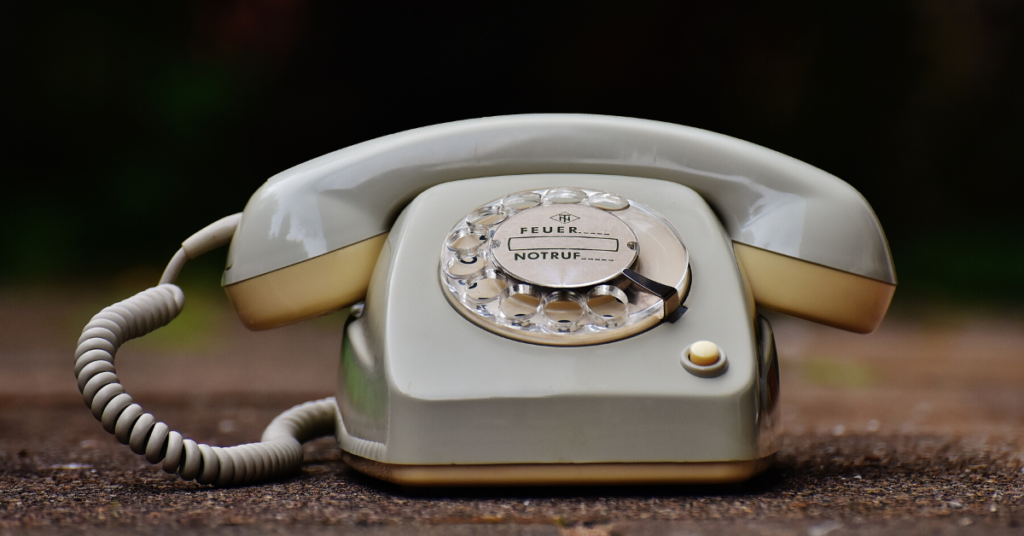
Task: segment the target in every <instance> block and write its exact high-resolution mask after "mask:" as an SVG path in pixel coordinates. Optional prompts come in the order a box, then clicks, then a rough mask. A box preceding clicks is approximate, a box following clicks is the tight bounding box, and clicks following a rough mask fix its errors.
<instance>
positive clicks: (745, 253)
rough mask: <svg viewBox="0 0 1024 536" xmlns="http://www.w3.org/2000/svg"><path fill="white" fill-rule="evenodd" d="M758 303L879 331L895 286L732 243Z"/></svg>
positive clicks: (812, 318) (860, 330)
mask: <svg viewBox="0 0 1024 536" xmlns="http://www.w3.org/2000/svg"><path fill="white" fill-rule="evenodd" d="M733 250H734V251H735V252H736V260H737V261H738V262H739V263H740V265H742V266H743V269H744V271H745V272H746V275H747V278H748V282H749V284H750V288H751V290H752V291H753V294H754V301H756V302H757V304H758V305H759V306H761V307H764V308H765V309H771V310H773V311H778V312H780V313H786V314H789V315H793V316H797V317H800V318H804V319H807V320H810V321H812V322H817V323H819V324H825V325H829V326H833V327H837V328H841V329H845V330H848V331H853V332H856V333H870V332H872V331H874V330H875V329H877V328H878V326H879V324H881V323H882V319H883V318H885V312H886V311H887V310H888V309H889V302H891V301H892V295H893V293H894V292H896V285H890V284H888V283H883V282H881V281H877V280H874V279H868V278H866V277H862V276H859V275H855V274H850V273H847V272H841V271H839V270H834V269H832V268H827V267H825V266H820V265H817V264H813V263H809V262H805V261H801V260H800V259H794V258H792V257H787V256H785V255H779V254H778V253H772V252H771V251H765V250H763V249H758V248H753V247H750V246H747V245H744V244H739V243H734V244H733Z"/></svg>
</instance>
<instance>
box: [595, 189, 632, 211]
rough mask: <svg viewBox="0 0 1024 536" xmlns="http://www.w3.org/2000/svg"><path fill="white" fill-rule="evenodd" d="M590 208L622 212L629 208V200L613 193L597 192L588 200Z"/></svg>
mask: <svg viewBox="0 0 1024 536" xmlns="http://www.w3.org/2000/svg"><path fill="white" fill-rule="evenodd" d="M588 201H589V203H590V206H592V207H596V208H599V209H602V210H622V209H624V208H626V207H628V206H629V200H628V199H626V198H625V197H622V196H621V195H618V194H613V193H611V192H597V193H593V194H590V197H589V198H588Z"/></svg>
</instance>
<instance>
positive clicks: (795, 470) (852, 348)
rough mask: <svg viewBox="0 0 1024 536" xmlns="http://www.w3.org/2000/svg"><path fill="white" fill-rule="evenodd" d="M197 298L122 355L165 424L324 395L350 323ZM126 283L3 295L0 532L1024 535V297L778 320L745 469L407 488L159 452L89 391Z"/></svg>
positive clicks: (316, 465)
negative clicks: (841, 322) (856, 317)
mask: <svg viewBox="0 0 1024 536" xmlns="http://www.w3.org/2000/svg"><path fill="white" fill-rule="evenodd" d="M186 292H187V293H188V289H186ZM122 294H123V293H122ZM69 295H71V296H75V297H74V298H73V299H71V300H69V299H68V298H67V296H69ZM189 296H190V297H189V300H190V301H189V306H188V307H186V312H185V314H183V316H182V317H181V318H180V319H178V320H177V321H176V322H175V323H173V324H171V326H169V327H168V328H165V329H164V330H162V331H161V332H157V333H154V334H153V335H152V336H151V337H149V338H146V339H140V340H138V341H133V342H132V343H130V344H129V345H128V346H127V347H126V348H125V349H124V350H123V351H122V353H121V354H119V356H118V358H119V365H118V373H119V375H120V377H121V378H122V381H123V382H124V384H125V385H126V386H127V387H128V389H129V391H130V392H131V393H132V394H133V396H135V398H136V400H138V401H139V402H141V403H142V404H143V406H144V407H146V409H147V410H148V411H150V412H152V413H154V414H155V415H156V416H157V417H158V418H159V419H161V420H163V421H165V422H167V423H168V424H169V425H171V427H172V428H174V429H178V430H182V431H185V432H186V433H187V434H188V435H190V436H191V437H193V438H194V439H196V440H199V441H203V442H208V443H211V444H220V445H230V444H236V443H241V442H248V441H253V440H256V439H258V437H259V434H260V432H261V431H262V429H263V427H264V426H265V425H266V424H267V423H268V422H269V421H270V420H271V419H272V418H273V417H274V416H275V415H276V414H277V413H279V412H280V411H281V410H283V409H285V408H287V407H289V406H290V405H293V404H295V403H299V402H302V401H305V400H309V399H312V398H318V397H323V396H329V395H331V394H333V389H334V375H335V370H336V363H335V359H336V355H337V348H338V340H339V331H340V327H339V324H338V320H339V319H338V318H331V317H326V318H323V319H318V320H316V321H312V322H307V323H304V324H301V325H297V326H292V327H289V328H283V329H280V330H274V331H270V332H262V333H256V334H253V333H249V332H247V331H245V329H244V328H242V327H241V326H240V325H239V323H238V322H237V320H234V318H233V317H232V316H231V314H230V313H229V312H227V311H226V309H225V305H224V302H223V299H222V298H220V297H219V296H216V295H214V294H212V293H207V294H204V293H203V292H194V293H189ZM117 297H119V296H116V295H109V296H107V295H104V294H102V293H93V294H85V295H83V293H80V292H79V293H75V292H68V291H63V292H58V291H56V290H54V291H38V290H37V291H31V292H28V291H23V292H13V291H7V292H6V293H0V534H6V533H15V532H16V533H28V534H35V533H39V534H63V533H76V534H77V533H81V532H89V533H97V534H122V533H137V532H140V531H144V532H154V533H164V532H166V533H171V532H174V533H178V532H181V531H183V530H185V531H188V532H193V533H198V534H207V533H210V534H213V533H216V534H240V535H241V534H277V533H294V532H303V533H310V534H337V533H341V534H356V535H392V534H397V535H404V534H438V535H442V534H443V535H448V534H453V535H476V534H499V535H501V534H507V535H533V534H538V535H541V534H543V535H547V534H552V535H554V534H561V535H579V536H583V535H595V536H596V535H608V534H622V535H629V534H658V535H661V534H664V535H668V534H680V535H682V534H705V535H712V534H735V533H748V534H765V535H767V534H793V535H797V534H799V535H805V534H806V535H812V536H823V535H826V534H828V535H833V536H839V535H843V534H1024V473H1022V467H1024V329H1022V327H1024V316H1022V315H1021V314H1020V313H1019V312H1009V313H1007V312H1003V313H996V312H993V311H987V312H986V311H982V312H981V313H975V314H970V315H968V314H964V313H957V312H951V311H944V312H935V311H933V310H924V309H915V310H903V311H898V312H897V314H893V315H891V317H890V318H889V319H888V320H887V321H886V323H885V325H884V326H883V327H882V328H881V329H880V330H879V331H878V332H876V333H874V334H872V335H869V336H861V335H853V334H848V333H844V332H840V331H837V330H832V329H829V328H824V327H819V326H815V325H813V324H809V323H805V322H800V321H795V320H791V319H787V318H782V317H778V318H776V317H773V322H774V325H775V328H776V335H777V339H778V344H779V348H780V352H781V354H782V394H783V398H782V404H783V409H782V417H783V422H784V426H785V435H784V438H783V441H782V448H781V450H780V452H779V455H778V459H777V463H776V464H775V466H774V468H772V469H771V470H769V471H768V472H767V473H765V474H764V475H762V476H760V477H758V478H756V479H754V480H753V481H750V482H747V483H745V484H742V485H735V486H721V487H621V488H542V489H445V490H432V491H422V490H410V489H403V488H399V487H396V486H392V485H388V484H385V483H382V482H379V481H376V480H373V479H370V478H367V477H364V476H361V475H360V474H358V473H356V472H354V471H353V470H351V469H349V468H347V467H346V466H345V465H344V463H342V461H341V460H340V456H339V453H338V451H337V450H336V448H335V446H334V444H333V442H332V441H331V440H328V439H322V440H318V441H316V442H313V443H311V444H309V445H307V447H306V459H307V462H306V463H305V465H304V468H303V471H302V473H301V474H299V475H296V476H295V477H293V478H291V479H288V480H285V481H280V482H276V483H272V484H265V485H258V486H251V487H245V488H237V489H223V490H219V489H211V488H207V487H204V486H201V485H198V484H195V483H185V482H182V481H180V480H179V479H177V477H174V476H171V475H167V474H164V473H163V472H161V471H160V470H158V469H157V468H155V467H151V466H149V465H148V464H147V463H146V462H145V460H143V459H142V458H141V457H138V456H136V455H134V454H132V453H131V452H130V451H128V449H127V448H125V447H123V446H121V445H119V444H117V443H116V441H115V440H114V439H113V438H112V437H110V436H108V435H107V434H106V433H105V432H104V431H103V430H102V428H101V426H100V425H99V423H97V422H96V421H95V420H94V419H93V418H92V416H91V415H90V413H89V412H88V410H87V409H86V408H85V407H84V406H83V404H82V402H81V398H80V397H79V395H78V392H77V389H76V388H75V385H74V379H73V373H72V363H71V354H72V350H73V345H74V341H75V340H76V339H77V333H78V332H79V331H80V329H81V326H82V325H83V324H84V323H85V321H87V320H88V318H89V316H90V315H91V314H92V313H93V312H95V311H96V310H98V309H99V308H101V307H102V306H103V305H105V304H106V303H109V302H110V301H114V299H116V298H117Z"/></svg>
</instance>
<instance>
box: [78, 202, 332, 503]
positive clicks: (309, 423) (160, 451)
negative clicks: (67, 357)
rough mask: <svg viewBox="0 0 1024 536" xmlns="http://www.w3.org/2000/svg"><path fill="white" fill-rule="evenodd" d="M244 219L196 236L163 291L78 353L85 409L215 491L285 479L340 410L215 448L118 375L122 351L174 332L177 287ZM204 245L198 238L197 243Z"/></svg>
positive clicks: (94, 334) (106, 322)
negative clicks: (154, 334)
mask: <svg viewBox="0 0 1024 536" xmlns="http://www.w3.org/2000/svg"><path fill="white" fill-rule="evenodd" d="M238 220H239V215H237V214H236V215H234V216H228V217H227V218H224V219H222V220H220V221H218V222H216V223H214V224H212V225H210V226H208V227H206V228H205V229H203V230H202V231H200V232H198V233H196V234H195V235H193V237H191V238H190V239H189V240H192V241H193V242H192V243H191V246H194V247H190V243H189V240H186V241H185V243H184V244H183V245H182V249H181V250H179V251H178V254H176V255H175V256H174V259H172V260H171V263H170V264H168V267H167V270H166V271H165V272H164V276H163V278H162V279H161V284H160V285H158V286H156V287H152V288H149V289H146V290H144V291H142V292H140V293H138V294H136V295H135V296H132V297H131V298H128V299H126V300H124V301H121V302H118V303H116V304H114V305H111V306H110V307H107V308H105V309H103V310H102V311H100V312H99V313H98V314H96V315H95V316H93V317H92V320H91V321H89V323H88V324H86V326H85V329H83V330H82V336H81V337H80V338H79V339H78V349H77V350H76V351H75V377H76V378H77V379H78V389H79V391H81V393H82V397H83V399H84V400H85V405H86V406H88V407H89V408H90V409H91V410H92V414H93V415H94V416H95V417H96V419H98V420H99V421H100V422H101V423H103V429H104V430H106V431H107V432H109V433H111V434H114V437H116V438H117V440H118V441H120V442H121V443H122V444H125V445H128V446H129V447H130V448H131V449H132V451H133V452H135V453H136V454H142V455H144V456H145V457H146V460H147V461H149V462H150V463H153V464H161V465H162V467H163V469H164V471H167V472H168V473H172V474H173V473H177V474H178V475H180V476H181V477H182V478H184V479H185V480H195V481H197V482H200V483H202V484H213V485H215V486H238V485H243V484H251V483H255V482H259V481H263V480H270V479H274V478H279V477H281V476H284V475H286V474H289V473H292V472H295V471H296V470H298V468H299V467H300V466H301V465H302V443H305V442H307V441H310V440H312V439H315V438H318V437H323V436H327V435H333V434H334V431H335V423H336V421H337V415H338V407H337V404H335V401H334V398H333V397H332V398H325V399H323V400H317V401H313V402H306V403H305V404H300V405H298V406H295V407H293V408H291V409H289V410H288V411H286V412H284V413H282V414H281V415H278V416H277V417H276V418H275V419H274V420H273V421H271V423H270V425H269V426H267V428H266V430H264V431H263V436H262V437H261V439H260V442H259V443H248V444H245V445H238V446H234V447H211V446H210V445H206V444H202V443H196V442H195V441H193V440H191V439H184V438H183V437H182V435H181V434H180V433H178V432H176V431H173V430H171V429H170V428H169V427H168V426H167V425H166V424H165V423H163V422H158V421H157V420H156V418H155V417H154V416H153V415H152V414H150V413H146V412H145V411H144V410H143V409H142V406H140V405H139V404H137V403H135V401H134V400H133V399H132V397H131V395H129V394H128V393H127V392H126V391H125V388H124V386H123V385H121V381H120V380H119V379H118V377H117V373H116V371H115V369H114V356H115V354H116V353H117V349H118V348H120V347H121V345H122V344H124V343H125V342H127V341H128V340H130V339H134V338H136V337H141V336H143V335H145V334H147V333H149V332H151V331H154V330H156V329H157V328H159V327H162V326H164V325H166V324H168V323H169V322H170V321H171V320H173V319H174V318H175V317H176V316H178V314H179V313H180V312H181V310H182V308H183V307H184V305H185V294H184V293H183V292H182V291H181V289H180V288H178V287H177V286H175V285H174V284H172V282H173V280H174V279H175V278H176V277H177V274H178V272H179V271H180V270H181V267H182V266H183V265H184V262H185V261H186V260H188V259H189V258H195V256H196V255H199V254H202V253H205V252H206V251H209V250H211V249H214V248H216V247H219V246H221V245H225V244H226V243H227V242H228V241H230V239H231V236H232V235H233V234H234V229H235V227H236V226H237V224H238ZM197 237H198V238H197Z"/></svg>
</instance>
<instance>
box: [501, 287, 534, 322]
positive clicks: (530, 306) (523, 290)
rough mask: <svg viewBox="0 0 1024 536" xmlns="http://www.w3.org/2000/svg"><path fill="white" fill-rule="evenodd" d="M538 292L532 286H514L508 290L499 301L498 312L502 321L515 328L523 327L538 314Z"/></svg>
mask: <svg viewBox="0 0 1024 536" xmlns="http://www.w3.org/2000/svg"><path fill="white" fill-rule="evenodd" d="M540 302H541V298H540V292H537V290H536V289H534V288H533V286H532V285H526V284H522V283H520V284H516V285H512V286H510V287H509V288H508V292H507V293H506V295H505V298H504V299H502V300H501V306H500V307H499V308H498V311H499V312H500V314H501V317H502V319H504V320H505V321H507V322H510V323H511V324H513V325H516V326H523V325H526V324H528V323H530V321H531V320H532V319H533V317H535V316H536V315H537V313H538V312H540Z"/></svg>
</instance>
